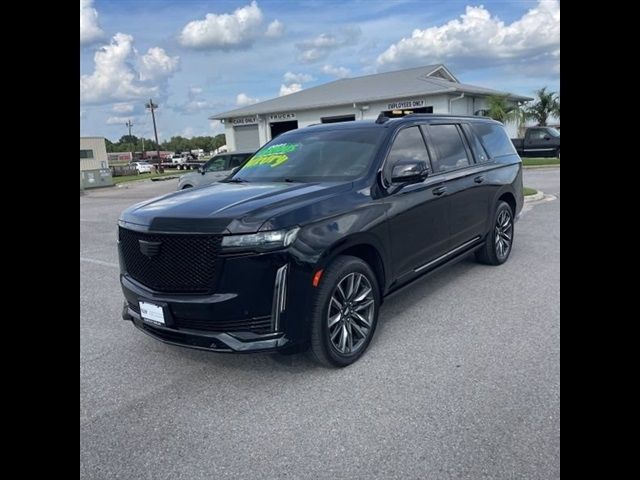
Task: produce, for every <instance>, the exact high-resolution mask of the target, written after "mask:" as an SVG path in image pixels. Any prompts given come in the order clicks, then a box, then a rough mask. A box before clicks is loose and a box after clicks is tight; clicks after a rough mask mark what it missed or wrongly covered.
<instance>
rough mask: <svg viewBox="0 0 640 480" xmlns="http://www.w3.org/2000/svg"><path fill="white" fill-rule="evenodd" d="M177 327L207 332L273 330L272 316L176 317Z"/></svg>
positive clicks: (257, 331)
mask: <svg viewBox="0 0 640 480" xmlns="http://www.w3.org/2000/svg"><path fill="white" fill-rule="evenodd" d="M175 324H176V327H178V328H186V329H189V330H204V331H207V332H229V333H233V332H253V333H259V334H262V333H269V332H271V317H258V318H248V319H242V320H224V321H221V320H186V319H184V318H180V319H178V318H176V319H175Z"/></svg>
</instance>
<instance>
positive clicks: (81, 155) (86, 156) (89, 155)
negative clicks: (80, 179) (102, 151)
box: [80, 149, 93, 158]
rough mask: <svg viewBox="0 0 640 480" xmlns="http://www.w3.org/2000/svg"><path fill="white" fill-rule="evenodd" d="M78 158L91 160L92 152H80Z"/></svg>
mask: <svg viewBox="0 0 640 480" xmlns="http://www.w3.org/2000/svg"><path fill="white" fill-rule="evenodd" d="M80 158H93V150H82V149H81V150H80Z"/></svg>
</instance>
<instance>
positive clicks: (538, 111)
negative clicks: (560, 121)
mask: <svg viewBox="0 0 640 480" xmlns="http://www.w3.org/2000/svg"><path fill="white" fill-rule="evenodd" d="M536 97H537V98H536V100H535V101H534V103H533V104H531V105H530V106H529V107H527V114H528V116H529V118H533V119H535V121H536V122H538V125H539V126H541V127H544V126H546V125H547V119H548V118H549V117H550V116H551V115H553V116H555V117H558V118H560V97H559V96H558V94H557V93H556V92H547V87H543V88H541V89H540V90H536Z"/></svg>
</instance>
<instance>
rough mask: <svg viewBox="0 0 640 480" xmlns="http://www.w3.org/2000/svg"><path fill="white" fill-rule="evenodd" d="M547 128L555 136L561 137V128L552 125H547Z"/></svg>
mask: <svg viewBox="0 0 640 480" xmlns="http://www.w3.org/2000/svg"><path fill="white" fill-rule="evenodd" d="M547 130H548V131H549V133H550V134H551V135H553V136H554V137H559V136H560V130H556V129H555V128H551V127H547Z"/></svg>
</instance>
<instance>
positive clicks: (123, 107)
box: [112, 103, 133, 113]
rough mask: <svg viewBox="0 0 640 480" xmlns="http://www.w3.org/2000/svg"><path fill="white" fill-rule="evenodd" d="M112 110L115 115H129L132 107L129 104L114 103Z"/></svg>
mask: <svg viewBox="0 0 640 480" xmlns="http://www.w3.org/2000/svg"><path fill="white" fill-rule="evenodd" d="M112 110H113V111H114V112H116V113H131V112H133V105H132V104H131V103H116V104H115V105H114V106H113V107H112Z"/></svg>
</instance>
